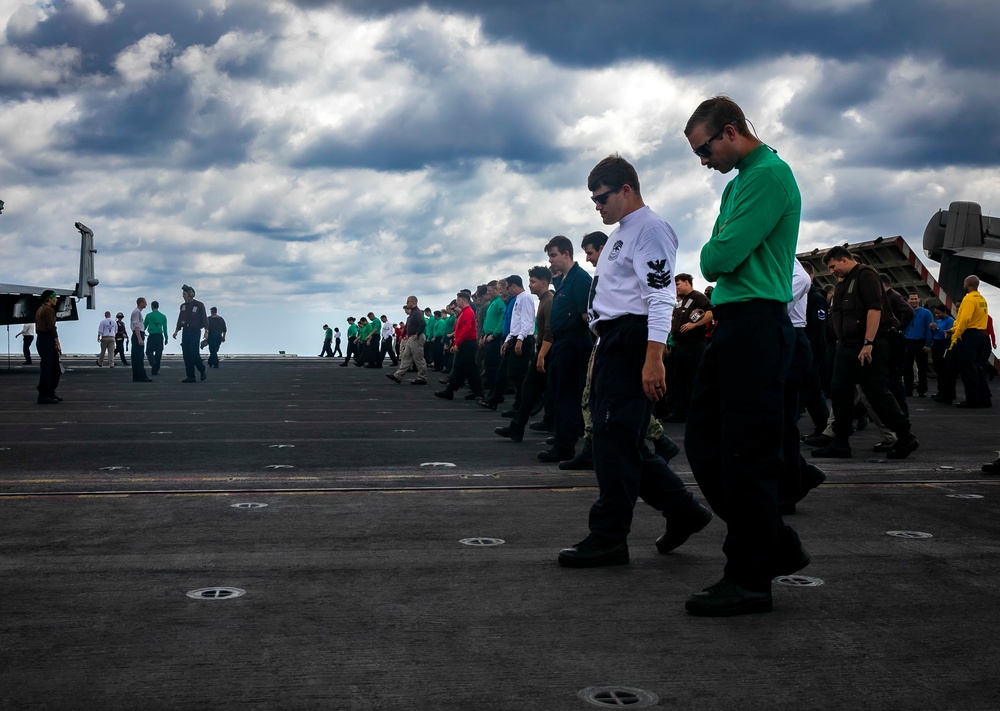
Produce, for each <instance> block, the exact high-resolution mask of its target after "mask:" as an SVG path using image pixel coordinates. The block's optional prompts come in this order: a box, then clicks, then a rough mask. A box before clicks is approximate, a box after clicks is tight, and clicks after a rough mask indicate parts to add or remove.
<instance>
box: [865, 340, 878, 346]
mask: <svg viewBox="0 0 1000 711" xmlns="http://www.w3.org/2000/svg"><path fill="white" fill-rule="evenodd" d="M864 345H866V346H873V345H875V341H869V340H868V339H867V338H866V339H865V342H864Z"/></svg>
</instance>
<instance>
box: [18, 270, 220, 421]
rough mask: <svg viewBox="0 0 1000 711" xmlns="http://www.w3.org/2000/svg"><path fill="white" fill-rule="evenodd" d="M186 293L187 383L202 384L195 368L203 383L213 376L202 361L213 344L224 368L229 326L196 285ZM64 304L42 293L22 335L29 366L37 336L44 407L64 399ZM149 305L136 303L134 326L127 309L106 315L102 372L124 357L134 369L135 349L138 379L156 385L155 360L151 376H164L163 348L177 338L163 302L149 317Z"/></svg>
mask: <svg viewBox="0 0 1000 711" xmlns="http://www.w3.org/2000/svg"><path fill="white" fill-rule="evenodd" d="M181 294H182V298H183V303H182V304H181V306H180V311H179V314H178V316H177V324H176V326H175V328H174V332H173V338H174V340H177V334H178V333H180V334H181V339H180V340H181V352H182V353H183V356H184V369H185V373H186V377H185V378H184V379H183V380H182V381H181V382H183V383H194V382H197V380H196V379H195V377H194V374H195V370H197V371H198V372H199V374H200V379H201V380H205V378H206V377H207V374H206V366H205V363H204V361H202V358H201V351H200V349H201V348H204V347H205V346H208V349H209V357H208V367H209V368H218V367H219V348H220V347H221V345H222V344H223V343H225V341H226V332H227V326H226V321H225V319H224V318H222V317H221V316H219V314H218V309H217V308H216V307H214V306H213V307H212V308H211V310H210V312H206V311H205V305H204V304H203V303H201V302H200V301H198V300H197V299H195V290H194V287H191V286H188V285H187V284H185V285H184V286H183V287H181ZM58 300H59V297H58V295H57V294H56V293H55V292H53V291H47V292H45V293H44V294H42V305H41V306H40V307H39V309H38V311H37V313H36V314H35V322H34V323H33V324H25V326H24V328H23V329H22V331H21V333H19V334H18V336H22V337H23V338H24V339H25V344H24V359H25V364H27V365H30V364H31V362H32V360H31V351H30V345H31V343H32V341H34V340H35V336H36V335H37V339H38V343H37V346H36V349H37V352H38V356H39V359H40V368H41V372H40V375H39V382H38V388H37V390H38V404H39V405H56V404H58V403H60V402H62V400H63V399H62V398H61V397H59V396H58V395H57V394H56V388H57V387H58V386H59V380H60V375H61V373H62V366H61V364H60V362H59V360H60V357H61V356H62V346H61V345H60V343H59V332H58V329H57V327H56V313H55V305H56V303H57V302H58ZM146 306H147V302H146V299H145V297H142V296H140V297H138V298H137V299H136V300H135V308H134V309H133V310H132V313H131V314H130V316H129V323H128V326H126V325H125V314H123V313H122V312H121V311H119V312H118V313H117V314H116V315H115V318H111V312H110V311H105V312H104V319H103V320H102V321H101V322H100V323H99V324H98V326H97V342H98V344H99V345H100V353H99V354H98V356H97V366H98V367H99V368H103V367H104V365H105V362H106V363H107V365H108V368H109V369H111V368H114V367H115V359H116V358H120V359H121V364H122V365H123V366H126V367H127V366H129V361H128V360H126V356H125V354H126V352H127V351H128V350H129V346H130V345H131V354H132V355H131V358H132V363H131V367H132V381H133V382H139V383H151V382H153V379H152V378H151V377H149V375H147V373H146V362H147V361H148V362H149V368H150V373H151V374H152V375H158V374H159V372H160V364H161V361H162V358H163V349H164V346H165V345H166V343H167V342H168V341H169V340H170V338H171V336H169V335H167V333H168V328H167V317H166V316H165V315H164V314H163V313H161V312H160V304H159V302H157V301H153V302H152V303H151V304H149V306H151V309H152V310H151V311H150V312H149V313H148V314H145V315H143V310H144V309H145V308H146Z"/></svg>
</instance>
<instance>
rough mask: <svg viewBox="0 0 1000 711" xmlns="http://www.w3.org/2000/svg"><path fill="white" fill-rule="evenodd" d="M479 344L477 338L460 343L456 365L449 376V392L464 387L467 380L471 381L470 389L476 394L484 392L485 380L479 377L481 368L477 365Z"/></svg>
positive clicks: (456, 355) (456, 354)
mask: <svg viewBox="0 0 1000 711" xmlns="http://www.w3.org/2000/svg"><path fill="white" fill-rule="evenodd" d="M478 347H479V344H478V343H477V342H476V340H475V339H472V340H470V341H465V342H464V343H461V344H459V346H458V352H457V353H455V367H454V368H453V369H452V371H451V375H450V376H449V377H448V387H447V388H446V389H447V390H448V391H449V392H455V391H456V390H458V389H459V388H460V387H462V386H463V385H464V384H465V382H466V381H468V382H469V390H471V391H472V392H473V393H475V394H476V395H482V394H483V381H482V379H481V378H480V377H479V368H477V367H476V348H478Z"/></svg>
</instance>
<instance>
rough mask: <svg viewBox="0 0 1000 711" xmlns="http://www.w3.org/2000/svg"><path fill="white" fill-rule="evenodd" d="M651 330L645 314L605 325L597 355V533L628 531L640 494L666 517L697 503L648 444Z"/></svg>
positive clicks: (593, 398)
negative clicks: (646, 381) (646, 383)
mask: <svg viewBox="0 0 1000 711" xmlns="http://www.w3.org/2000/svg"><path fill="white" fill-rule="evenodd" d="M647 334H648V329H647V326H646V323H645V319H634V320H633V319H631V318H630V317H626V318H625V319H616V320H615V321H612V322H611V325H610V326H609V327H606V328H605V329H604V330H602V332H601V339H600V343H599V344H598V346H597V352H596V353H595V354H594V370H593V375H592V376H591V380H590V410H591V414H592V416H593V420H594V431H593V446H594V472H595V473H596V475H597V487H598V498H597V501H595V502H594V504H593V506H591V507H590V521H589V524H590V530H591V532H592V533H594V534H596V535H598V536H602V537H604V538H608V539H611V540H615V541H622V540H624V539H625V538H626V537H627V536H628V534H629V531H630V530H631V528H632V513H633V510H634V509H635V502H636V500H637V499H638V497H640V496H641V497H642V500H643V501H645V502H646V503H647V504H649V505H650V506H652V507H653V508H654V509H656V510H658V511H661V512H662V513H663V515H664V517H669V516H674V515H676V516H679V517H683V516H684V515H686V514H687V513H688V512H690V511H692V510H694V509H695V508H696V505H695V503H694V499H693V498H692V497H691V494H690V493H689V492H688V490H687V489H686V488H685V487H684V483H683V482H682V481H681V480H680V479H679V478H678V477H677V475H676V474H674V472H673V470H672V469H671V468H670V467H669V466H668V465H667V463H666V462H665V461H663V459H661V458H660V457H658V456H656V455H655V454H652V453H651V452H650V451H649V449H648V448H647V447H646V443H645V439H646V429H647V428H648V427H649V417H650V414H651V413H652V411H653V402H652V401H651V400H649V398H647V397H646V393H645V392H644V391H643V388H642V367H643V364H644V363H645V362H646V342H647ZM585 355H586V356H587V357H588V358H589V355H590V354H589V353H587V352H586V351H585ZM586 363H587V360H584V367H585V368H586ZM584 378H586V372H584ZM577 401H578V402H579V397H578V398H577ZM556 426H557V427H558V426H559V415H558V414H557V415H556Z"/></svg>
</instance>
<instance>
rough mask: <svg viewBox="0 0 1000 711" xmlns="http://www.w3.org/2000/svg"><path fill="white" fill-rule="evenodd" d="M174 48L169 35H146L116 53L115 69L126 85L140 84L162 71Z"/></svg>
mask: <svg viewBox="0 0 1000 711" xmlns="http://www.w3.org/2000/svg"><path fill="white" fill-rule="evenodd" d="M174 46H175V45H174V40H173V38H171V37H170V35H157V34H152V33H151V34H148V35H146V36H145V37H143V38H142V39H141V40H139V41H138V42H136V43H135V44H133V45H131V46H130V47H127V48H125V49H123V50H122V51H121V52H119V53H118V56H117V57H115V61H114V66H115V69H116V70H117V71H118V73H119V74H120V75H121V76H122V78H123V79H124V80H125V81H126V83H129V84H141V83H143V82H145V81H147V80H149V79H150V78H152V77H153V76H155V75H157V74H159V73H161V72H162V71H164V69H165V68H166V66H167V59H168V57H169V55H170V53H171V52H172V51H173V50H174Z"/></svg>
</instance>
